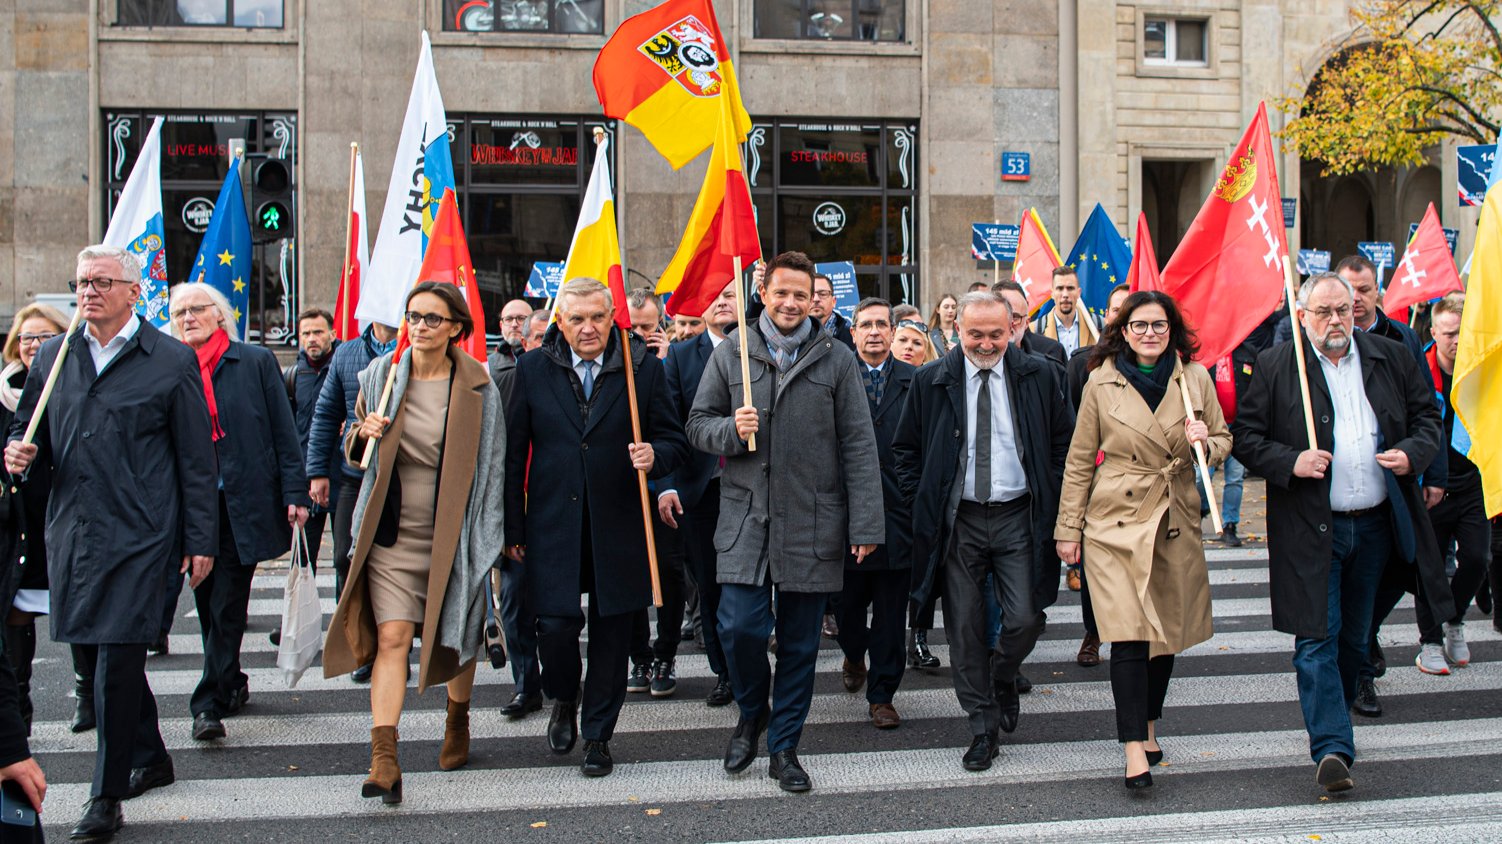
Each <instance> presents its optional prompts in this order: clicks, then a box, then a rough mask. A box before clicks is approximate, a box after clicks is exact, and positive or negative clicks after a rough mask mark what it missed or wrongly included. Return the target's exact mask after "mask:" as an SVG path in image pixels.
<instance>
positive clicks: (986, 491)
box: [975, 369, 991, 502]
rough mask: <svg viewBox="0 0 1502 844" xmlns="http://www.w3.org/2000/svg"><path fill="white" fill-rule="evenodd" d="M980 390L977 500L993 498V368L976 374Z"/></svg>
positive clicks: (977, 420) (977, 402) (976, 449)
mask: <svg viewBox="0 0 1502 844" xmlns="http://www.w3.org/2000/svg"><path fill="white" fill-rule="evenodd" d="M975 377H977V378H979V379H980V390H979V391H978V392H977V394H976V397H975V500H976V501H980V502H986V501H990V500H991V370H989V369H982V370H981V371H979V372H977V373H976V374H975Z"/></svg>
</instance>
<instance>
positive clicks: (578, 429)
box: [505, 325, 688, 616]
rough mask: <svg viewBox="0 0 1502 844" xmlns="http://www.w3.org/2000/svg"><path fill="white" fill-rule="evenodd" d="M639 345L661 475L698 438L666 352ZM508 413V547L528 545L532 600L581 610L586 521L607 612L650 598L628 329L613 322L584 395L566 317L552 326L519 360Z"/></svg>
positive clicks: (644, 409) (639, 386) (647, 435)
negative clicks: (625, 339)
mask: <svg viewBox="0 0 1502 844" xmlns="http://www.w3.org/2000/svg"><path fill="white" fill-rule="evenodd" d="M631 351H632V356H631V357H632V361H633V364H634V367H635V370H636V400H637V408H638V410H639V411H640V418H641V429H642V439H643V441H645V442H649V443H651V444H652V450H653V453H654V455H655V462H654V463H653V466H652V471H651V472H650V473H649V477H652V478H659V477H662V476H663V475H664V474H667V473H668V472H671V471H672V470H673V469H674V468H675V467H676V466H678V465H679V464H680V463H682V462H683V459H684V457H685V456H686V454H687V452H688V442H687V440H685V439H684V437H683V426H682V425H680V424H679V423H678V419H677V417H676V415H675V414H674V413H673V410H672V406H671V404H670V403H669V401H668V395H667V385H666V383H665V382H664V379H663V373H662V362H661V361H659V360H658V359H657V356H656V355H649V354H647V346H646V344H645V343H642V342H635V343H633V344H632V346H631ZM506 416H507V424H506V438H507V441H506V444H507V448H506V520H505V522H506V545H507V546H511V545H524V546H526V549H527V553H526V559H525V560H524V561H523V563H522V572H523V579H524V582H525V583H526V588H527V594H528V596H529V598H530V600H531V602H532V603H531V606H532V608H533V610H534V611H535V612H536V613H537V615H548V616H573V615H577V614H578V612H579V594H580V585H581V581H580V565H581V561H580V555H581V551H582V548H583V544H584V543H583V537H584V532H585V531H586V530H587V531H588V532H589V544H590V549H591V552H592V554H591V557H592V559H590V560H589V561H588V563H589V565H590V566H591V569H590V572H589V581H590V582H591V583H592V584H593V593H592V596H591V598H590V600H591V601H593V602H595V603H594V605H595V606H596V607H598V609H599V612H600V614H601V615H616V614H618V613H623V612H631V611H633V610H639V609H644V608H646V607H648V606H650V605H651V604H652V585H651V577H650V575H649V574H648V568H647V544H646V530H645V528H644V527H643V525H642V506H641V497H640V493H639V492H638V487H637V478H636V470H634V469H632V468H631V455H630V453H629V452H628V451H627V449H626V446H627V445H628V444H629V443H631V442H632V436H631V414H630V405H629V403H628V401H627V396H626V379H625V368H624V366H623V365H622V360H621V352H620V336H619V332H617V331H614V330H612V331H611V336H610V341H609V345H608V346H607V347H606V349H605V355H604V365H603V366H602V367H601V368H600V371H599V373H598V374H596V375H595V382H594V392H593V393H592V394H591V395H590V398H589V400H588V401H585V399H584V392H583V386H582V385H581V384H580V383H579V377H578V375H577V374H576V373H575V372H574V369H573V358H572V356H571V353H570V350H569V346H568V343H567V342H565V341H564V339H563V335H562V334H561V333H560V332H559V331H558V327H557V326H556V325H555V326H553V327H552V328H549V329H548V333H547V336H546V337H544V339H543V344H542V346H541V347H540V348H538V349H537V350H535V351H533V352H531V353H529V354H525V355H522V356H521V357H519V358H517V361H516V381H515V383H514V384H513V386H512V390H511V403H510V405H509V406H508V407H507V408H506ZM529 463H530V467H529ZM529 474H530V477H529ZM586 506H587V507H588V510H589V521H588V523H586V522H585V521H584V511H585V508H586Z"/></svg>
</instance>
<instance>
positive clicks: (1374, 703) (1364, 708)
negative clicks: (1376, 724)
mask: <svg viewBox="0 0 1502 844" xmlns="http://www.w3.org/2000/svg"><path fill="white" fill-rule="evenodd" d="M1351 709H1353V710H1355V711H1356V714H1357V715H1363V716H1365V717H1367V718H1381V717H1382V701H1381V699H1380V698H1378V697H1377V682H1376V681H1375V680H1373V679H1372V678H1370V677H1362V678H1361V679H1360V680H1358V681H1356V700H1354V701H1352V702H1351Z"/></svg>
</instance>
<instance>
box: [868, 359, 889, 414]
mask: <svg viewBox="0 0 1502 844" xmlns="http://www.w3.org/2000/svg"><path fill="white" fill-rule="evenodd" d="M885 380H886V379H885V378H884V377H883V376H882V374H881V370H880V369H870V368H868V369H867V370H866V398H867V399H869V400H870V402H871V410H873V411H875V410H876V408H878V407H880V406H881V389H882V386H883V383H882V382H883V381H885Z"/></svg>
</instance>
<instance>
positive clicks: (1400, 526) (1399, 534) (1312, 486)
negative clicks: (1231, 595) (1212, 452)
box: [1231, 331, 1455, 639]
mask: <svg viewBox="0 0 1502 844" xmlns="http://www.w3.org/2000/svg"><path fill="white" fill-rule="evenodd" d="M1352 337H1353V341H1354V342H1355V343H1356V350H1357V355H1358V356H1359V358H1360V361H1359V362H1360V364H1361V377H1362V380H1363V382H1364V383H1365V384H1366V398H1367V401H1368V402H1370V403H1371V406H1372V412H1373V413H1375V414H1376V416H1377V426H1378V428H1379V429H1380V431H1381V439H1380V440H1379V442H1378V450H1379V451H1380V450H1385V449H1388V448H1396V449H1400V450H1402V451H1403V452H1405V453H1406V454H1407V455H1408V460H1409V462H1410V463H1411V464H1412V465H1413V466H1415V467H1423V466H1428V465H1429V464H1430V462H1431V461H1432V460H1433V459H1434V454H1435V452H1436V451H1438V450H1439V448H1440V443H1441V439H1442V431H1443V430H1444V423H1443V420H1442V419H1441V418H1440V414H1439V408H1437V407H1436V406H1435V403H1434V389H1433V386H1432V385H1431V384H1429V383H1428V381H1427V376H1426V374H1425V373H1423V372H1421V371H1420V370H1419V367H1418V363H1417V362H1416V361H1415V360H1414V359H1413V356H1412V355H1411V354H1409V352H1408V350H1407V349H1406V348H1404V347H1403V345H1402V344H1400V343H1397V342H1395V341H1393V340H1388V339H1387V338H1385V337H1378V336H1377V335H1375V334H1371V333H1368V332H1364V331H1357V332H1355V333H1354V334H1353V335H1352ZM1315 354H1316V352H1315V351H1314V347H1313V346H1312V345H1310V344H1309V343H1308V342H1307V341H1306V342H1305V343H1304V359H1305V371H1306V372H1307V373H1308V375H1309V399H1310V404H1311V406H1312V407H1313V409H1314V429H1315V435H1316V437H1317V438H1318V440H1319V447H1320V448H1323V449H1325V450H1327V451H1333V450H1334V447H1335V441H1334V440H1335V419H1334V415H1333V414H1334V411H1333V410H1332V405H1331V401H1330V391H1329V387H1327V386H1326V384H1325V375H1324V372H1323V371H1322V370H1321V368H1320V362H1319V361H1318V360H1317V359H1316V358H1315ZM1295 362H1296V359H1295V356H1294V348H1293V343H1292V342H1285V343H1281V344H1279V345H1277V346H1274V347H1273V348H1271V349H1268V350H1267V351H1265V352H1263V353H1262V354H1261V355H1259V356H1258V357H1257V365H1256V366H1255V367H1253V369H1252V382H1251V384H1250V385H1249V386H1248V387H1247V390H1246V392H1245V393H1244V394H1243V395H1241V396H1240V397H1239V401H1238V403H1237V410H1236V420H1235V421H1234V422H1232V423H1231V438H1232V442H1233V445H1232V448H1231V454H1232V456H1234V457H1235V458H1236V459H1237V460H1239V461H1241V463H1242V464H1243V465H1245V466H1246V468H1247V471H1249V472H1252V473H1255V474H1257V475H1260V476H1262V477H1263V478H1266V479H1267V551H1268V558H1269V562H1268V568H1269V579H1270V592H1271V595H1272V613H1273V627H1274V628H1276V629H1277V630H1279V631H1281V632H1284V633H1292V634H1293V635H1295V636H1302V637H1305V638H1313V639H1323V638H1325V635H1326V623H1327V619H1326V617H1325V616H1326V611H1327V609H1328V605H1327V597H1326V596H1327V583H1328V580H1329V576H1330V553H1331V548H1332V546H1333V541H1332V537H1331V536H1330V477H1329V474H1328V473H1326V476H1325V477H1324V478H1322V479H1313V478H1297V477H1294V474H1293V464H1294V462H1295V461H1296V460H1297V459H1298V456H1299V454H1300V452H1302V451H1304V449H1305V448H1307V447H1308V442H1309V437H1308V434H1307V433H1306V431H1305V426H1304V414H1303V412H1302V410H1301V407H1302V404H1303V400H1302V399H1301V398H1300V387H1299V379H1298V369H1297V368H1296V366H1295ZM1382 474H1383V475H1384V476H1385V477H1386V479H1387V493H1388V495H1387V498H1388V501H1389V503H1390V504H1391V505H1392V507H1391V512H1392V519H1393V539H1394V546H1395V548H1394V550H1393V557H1392V560H1391V561H1390V562H1389V565H1394V564H1397V563H1399V562H1401V561H1409V562H1410V563H1411V564H1416V565H1417V566H1418V576H1419V578H1420V579H1421V581H1422V583H1423V587H1424V589H1423V592H1422V594H1424V595H1425V597H1426V598H1427V599H1428V601H1429V604H1430V606H1431V607H1432V608H1433V610H1434V617H1435V618H1439V619H1448V618H1449V617H1450V616H1452V615H1454V614H1455V605H1454V602H1453V600H1452V599H1451V597H1450V584H1449V581H1448V579H1447V578H1446V577H1445V567H1444V560H1443V558H1442V557H1441V556H1440V553H1439V546H1438V544H1437V543H1436V542H1435V539H1434V531H1433V529H1432V528H1431V527H1430V524H1429V519H1428V518H1426V517H1425V515H1424V514H1425V510H1424V503H1423V496H1422V495H1421V493H1420V491H1419V484H1418V477H1417V476H1416V475H1413V474H1408V475H1402V476H1398V475H1394V474H1393V473H1392V472H1389V471H1387V470H1386V469H1384V470H1383V471H1382Z"/></svg>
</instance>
